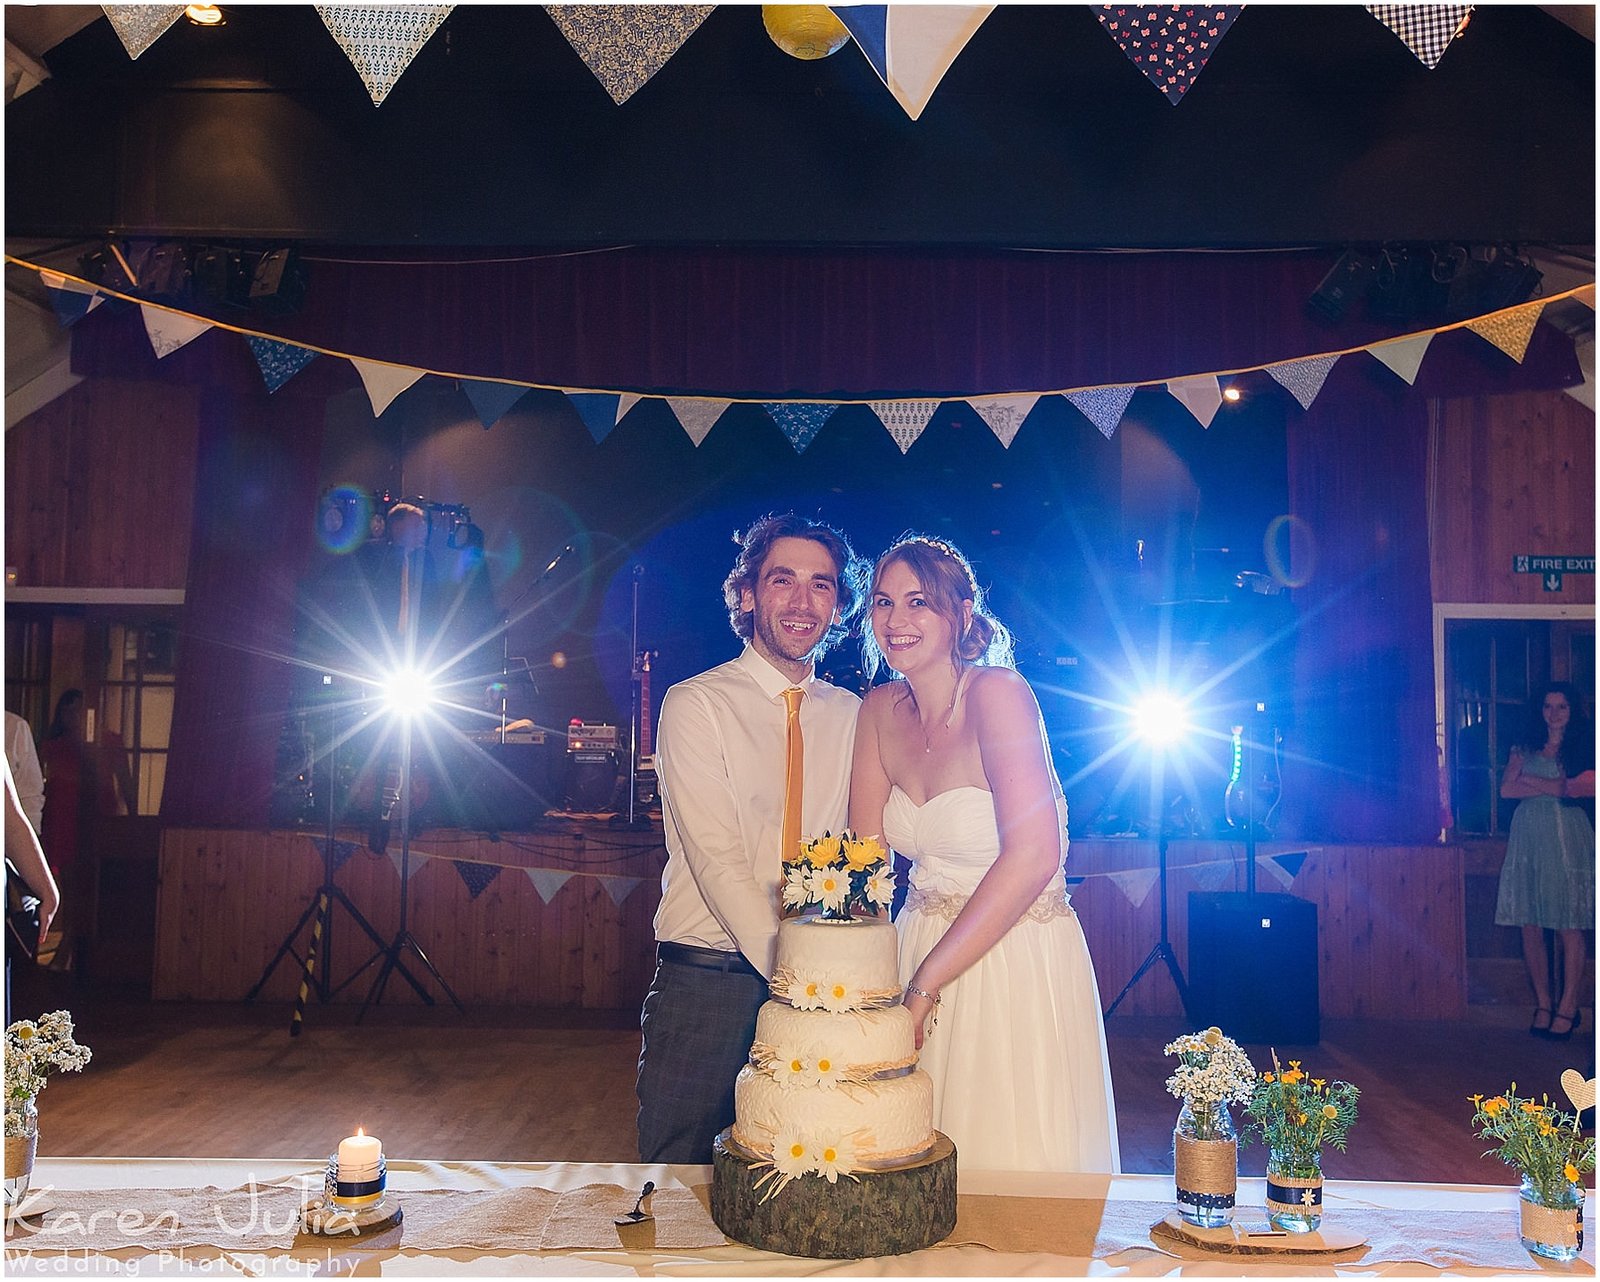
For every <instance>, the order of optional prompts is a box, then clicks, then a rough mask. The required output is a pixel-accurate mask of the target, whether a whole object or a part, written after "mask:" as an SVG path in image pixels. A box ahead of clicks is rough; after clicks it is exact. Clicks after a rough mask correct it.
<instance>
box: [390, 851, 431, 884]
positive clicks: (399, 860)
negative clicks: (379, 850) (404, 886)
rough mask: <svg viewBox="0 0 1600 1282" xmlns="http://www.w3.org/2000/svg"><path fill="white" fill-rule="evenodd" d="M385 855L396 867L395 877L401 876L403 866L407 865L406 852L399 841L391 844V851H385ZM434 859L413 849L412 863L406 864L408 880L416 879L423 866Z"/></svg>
mask: <svg viewBox="0 0 1600 1282" xmlns="http://www.w3.org/2000/svg"><path fill="white" fill-rule="evenodd" d="M384 853H385V854H386V855H388V856H389V862H390V863H391V864H393V865H394V871H395V875H396V876H399V875H400V866H401V864H406V861H405V851H404V850H403V849H402V847H401V845H400V843H399V842H398V841H395V842H391V843H390V844H389V849H388V850H386V851H384ZM432 858H433V856H432V855H427V854H424V853H423V852H422V851H420V850H417V849H414V848H413V850H412V851H411V862H410V863H409V864H406V880H407V881H409V880H410V879H411V878H412V877H415V876H416V875H417V874H418V873H419V872H421V871H422V865H423V864H424V863H426V862H427V861H428V860H430V859H432Z"/></svg>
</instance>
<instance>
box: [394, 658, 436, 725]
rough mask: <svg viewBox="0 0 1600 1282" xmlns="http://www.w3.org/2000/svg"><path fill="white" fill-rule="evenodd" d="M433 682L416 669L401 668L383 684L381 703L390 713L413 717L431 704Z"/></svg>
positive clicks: (425, 674)
mask: <svg viewBox="0 0 1600 1282" xmlns="http://www.w3.org/2000/svg"><path fill="white" fill-rule="evenodd" d="M433 700H434V690H433V682H432V681H431V680H430V679H429V677H428V674H427V673H425V672H422V671H420V670H419V669H417V668H401V669H400V670H399V671H397V672H393V673H390V675H389V678H388V680H386V681H385V682H384V683H383V702H384V706H385V707H387V708H388V709H389V711H390V712H393V713H396V714H398V715H399V716H402V717H411V716H415V715H416V714H417V713H419V712H423V711H425V710H426V709H427V708H428V707H429V705H431V704H432V703H433Z"/></svg>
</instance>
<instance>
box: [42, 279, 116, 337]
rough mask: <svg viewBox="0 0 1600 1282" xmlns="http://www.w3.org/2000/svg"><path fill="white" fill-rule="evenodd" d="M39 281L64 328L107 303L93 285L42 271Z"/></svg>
mask: <svg viewBox="0 0 1600 1282" xmlns="http://www.w3.org/2000/svg"><path fill="white" fill-rule="evenodd" d="M39 281H40V283H41V284H42V285H43V286H44V288H45V294H46V296H47V297H48V298H49V299H50V306H51V307H52V308H53V309H54V311H55V314H56V319H57V320H58V321H60V322H61V324H62V326H63V327H66V326H70V325H76V324H77V323H78V322H79V321H81V320H82V319H83V318H84V317H85V316H87V315H88V314H89V313H90V312H92V311H94V309H95V308H96V307H98V306H100V304H101V303H103V302H105V299H104V298H102V297H101V295H100V292H99V291H98V290H97V289H95V287H94V286H93V285H85V284H84V283H83V282H82V281H76V280H70V279H68V278H67V277H65V276H62V275H60V274H59V273H57V272H46V271H41V272H40V273H39Z"/></svg>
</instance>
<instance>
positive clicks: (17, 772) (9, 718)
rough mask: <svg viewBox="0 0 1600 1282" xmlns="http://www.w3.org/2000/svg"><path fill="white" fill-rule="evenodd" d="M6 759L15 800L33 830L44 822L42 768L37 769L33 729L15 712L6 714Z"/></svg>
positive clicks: (36, 752) (37, 828)
mask: <svg viewBox="0 0 1600 1282" xmlns="http://www.w3.org/2000/svg"><path fill="white" fill-rule="evenodd" d="M6 761H7V762H8V763H9V764H10V766H11V777H12V779H13V780H14V781H15V782H16V785H17V800H18V801H20V802H21V803H22V813H23V814H25V815H27V816H28V822H29V823H31V824H32V825H33V830H34V832H38V831H39V825H40V824H42V823H43V822H44V771H42V770H41V769H39V753H38V750H37V749H36V748H35V747H34V746H33V731H32V729H30V728H29V726H28V723H27V722H26V721H24V720H23V719H22V718H21V717H19V716H18V715H17V714H16V713H15V712H8V713H6Z"/></svg>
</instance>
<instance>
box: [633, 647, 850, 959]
mask: <svg viewBox="0 0 1600 1282" xmlns="http://www.w3.org/2000/svg"><path fill="white" fill-rule="evenodd" d="M795 684H796V683H795V682H793V681H790V680H789V678H788V677H786V676H784V675H783V673H781V672H779V671H778V670H777V669H776V668H774V667H773V666H772V665H771V664H770V663H768V662H767V661H766V660H765V659H763V658H762V657H761V656H760V655H759V654H757V653H756V652H755V650H754V649H752V648H751V647H750V646H749V645H746V646H745V648H744V653H742V654H741V655H740V656H739V657H738V658H737V659H734V660H732V661H731V662H728V663H724V664H722V665H721V666H720V667H716V668H712V669H711V670H710V671H709V672H702V673H701V674H700V675H699V676H697V677H690V678H689V680H687V681H682V682H679V683H678V684H677V685H675V686H673V687H672V688H671V689H670V690H668V691H667V694H666V697H665V698H664V699H662V701H661V721H660V726H659V727H658V729H657V730H656V773H657V777H658V778H659V780H660V783H661V814H662V823H663V827H664V829H665V833H666V843H667V866H666V869H665V871H664V872H663V873H662V874H661V907H660V908H659V909H658V910H657V912H656V923H655V924H656V938H657V939H658V940H662V941H666V942H671V943H678V944H695V945H698V946H699V947H702V948H716V949H719V950H721V951H723V952H730V951H732V950H735V949H737V950H738V951H739V952H741V953H743V954H744V955H745V957H746V958H747V959H748V960H749V961H750V964H751V965H753V966H754V967H755V968H756V969H757V970H759V971H760V972H761V973H762V974H763V975H767V976H770V975H771V974H772V959H773V952H774V949H775V948H776V945H777V938H778V911H779V903H780V901H779V886H780V883H781V882H782V880H783V867H782V865H783V860H782V858H781V856H780V853H779V849H778V847H779V846H780V845H781V844H782V840H783V800H784V798H783V790H784V787H783V777H784V740H785V713H784V706H783V692H784V691H785V690H787V689H788V688H789V687H790V686H792V685H795ZM798 684H799V685H800V687H801V688H802V689H803V690H804V691H805V692H806V697H805V698H804V699H802V700H801V702H800V733H801V736H802V737H803V739H804V741H805V797H804V800H803V803H802V807H801V825H800V831H801V835H802V836H804V837H820V836H821V835H822V833H823V832H824V830H827V831H831V832H838V831H839V830H840V829H842V828H843V827H844V825H845V822H846V811H847V806H848V802H849V796H850V757H851V752H852V749H853V747H854V744H855V731H856V713H857V711H858V710H859V709H860V707H861V700H860V699H858V698H857V697H856V696H855V695H854V694H852V693H851V692H850V691H848V690H841V689H839V687H837V686H834V685H829V684H828V682H826V681H819V680H817V679H816V677H815V675H814V673H807V674H806V677H805V679H804V680H803V681H801V682H799V683H798Z"/></svg>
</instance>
